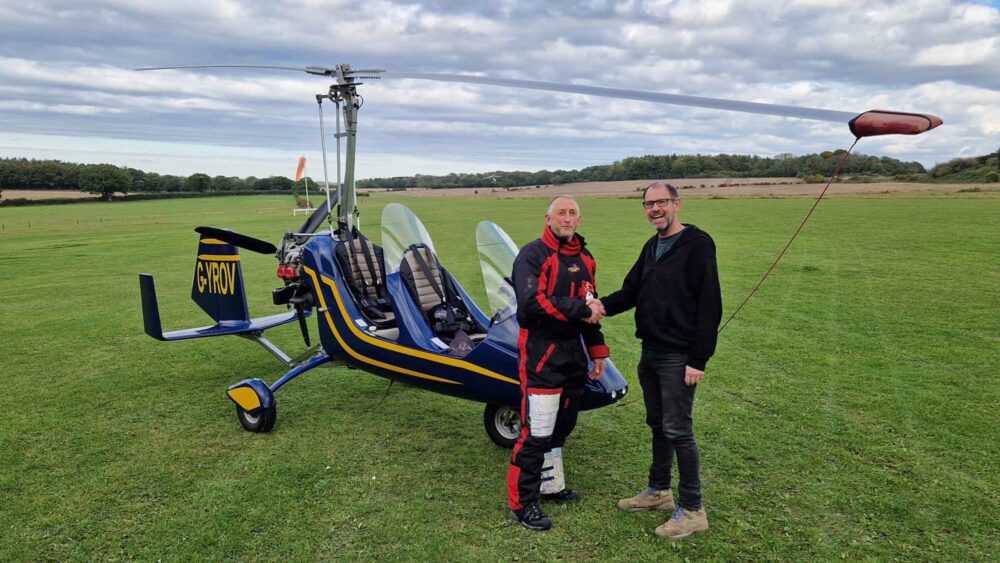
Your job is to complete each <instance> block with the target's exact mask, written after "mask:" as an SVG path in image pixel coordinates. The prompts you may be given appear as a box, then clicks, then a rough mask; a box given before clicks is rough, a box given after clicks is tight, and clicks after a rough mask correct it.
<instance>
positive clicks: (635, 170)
mask: <svg viewBox="0 0 1000 563" xmlns="http://www.w3.org/2000/svg"><path fill="white" fill-rule="evenodd" d="M843 154H844V151H843V150H837V151H832V152H823V153H819V154H809V155H805V156H794V155H791V154H781V155H778V156H775V157H773V158H771V157H760V156H751V155H740V154H717V155H711V156H710V155H700V154H699V155H677V154H671V155H646V156H636V157H630V158H625V159H622V160H618V161H615V162H613V163H611V164H605V165H600V166H588V167H587V168H582V169H580V170H554V171H553V170H539V171H538V172H521V171H518V172H504V171H501V170H497V171H494V172H484V173H480V174H455V173H452V174H448V175H445V176H430V175H424V174H417V175H416V176H397V177H394V178H372V179H369V180H361V181H359V182H358V187H359V188H383V189H389V190H400V189H406V188H481V187H485V188H489V187H499V188H511V187H514V186H529V185H542V184H568V183H573V182H607V181H615V180H645V179H653V178H656V179H671V178H767V177H798V178H806V177H809V176H815V175H817V174H818V175H822V176H830V175H831V174H833V171H834V169H835V168H836V167H837V164H838V163H839V162H840V159H841V157H842V156H843ZM925 172H926V170H925V169H924V167H923V165H922V164H920V163H919V162H902V161H900V160H897V159H894V158H889V157H884V156H883V157H877V156H866V155H863V154H855V155H852V156H851V157H850V158H849V159H848V161H847V164H846V165H845V166H844V171H843V174H846V175H865V176H879V177H887V176H888V177H900V176H911V175H914V174H924V173H925Z"/></svg>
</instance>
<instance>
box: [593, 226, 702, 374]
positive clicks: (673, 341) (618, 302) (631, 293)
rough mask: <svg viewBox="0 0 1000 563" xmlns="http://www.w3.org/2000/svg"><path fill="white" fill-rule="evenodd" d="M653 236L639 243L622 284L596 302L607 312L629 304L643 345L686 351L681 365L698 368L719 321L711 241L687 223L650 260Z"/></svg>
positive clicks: (654, 237)
mask: <svg viewBox="0 0 1000 563" xmlns="http://www.w3.org/2000/svg"><path fill="white" fill-rule="evenodd" d="M658 236H659V235H653V238H651V239H649V241H647V242H646V244H645V245H644V246H643V247H642V252H640V253H639V259H638V260H636V262H635V265H634V266H632V269H631V270H630V271H629V273H628V275H627V276H625V281H624V282H623V283H622V288H621V289H620V290H618V291H616V292H614V293H612V294H611V295H608V296H607V297H603V298H601V302H602V303H604V309H605V311H606V312H607V314H608V315H609V316H610V315H617V314H618V313H622V312H625V311H628V310H629V309H631V308H633V307H635V335H636V337H637V338H639V339H641V340H642V345H643V346H645V347H648V348H651V349H654V350H659V351H662V352H674V353H680V354H687V355H688V359H687V365H689V366H691V367H693V368H696V369H702V370H703V369H705V364H706V363H708V359H709V358H710V357H711V356H712V354H714V353H715V342H716V335H717V331H718V328H719V321H720V320H721V319H722V294H721V290H720V288H719V270H718V267H717V265H716V262H715V242H713V241H712V237H710V236H708V233H706V232H704V231H702V230H700V229H698V227H696V226H694V225H687V226H686V227H685V228H684V230H683V231H681V233H680V235H679V236H678V238H677V240H676V241H675V242H674V245H673V246H672V247H671V248H670V250H668V251H667V252H666V254H664V255H663V256H661V257H660V259H659V260H656V240H657V238H658Z"/></svg>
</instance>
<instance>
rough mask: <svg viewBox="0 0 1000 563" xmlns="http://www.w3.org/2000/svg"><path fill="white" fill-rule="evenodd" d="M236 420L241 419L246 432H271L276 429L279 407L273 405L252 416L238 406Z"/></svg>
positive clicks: (259, 410)
mask: <svg viewBox="0 0 1000 563" xmlns="http://www.w3.org/2000/svg"><path fill="white" fill-rule="evenodd" d="M236 418H238V419H239V421H240V424H241V425H242V426H243V429H244V430H247V431H249V432H259V433H264V432H270V431H271V429H272V428H274V421H275V420H277V419H278V407H277V405H273V406H270V407H267V408H262V409H258V410H257V412H255V413H253V414H250V413H249V412H247V411H245V410H243V409H242V408H240V406H239V405H237V406H236Z"/></svg>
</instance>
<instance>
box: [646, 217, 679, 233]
mask: <svg viewBox="0 0 1000 563" xmlns="http://www.w3.org/2000/svg"><path fill="white" fill-rule="evenodd" d="M650 224H651V225H652V221H650ZM673 226H674V222H673V221H670V220H667V224H666V225H664V226H663V228H662V229H658V228H656V227H655V226H654V227H653V228H654V229H656V234H663V233H665V232H667V231H669V230H670V227H673Z"/></svg>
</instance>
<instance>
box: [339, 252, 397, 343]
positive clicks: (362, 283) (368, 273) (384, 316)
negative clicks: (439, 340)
mask: <svg viewBox="0 0 1000 563" xmlns="http://www.w3.org/2000/svg"><path fill="white" fill-rule="evenodd" d="M336 255H337V262H338V264H339V266H340V271H341V272H342V273H343V275H344V280H345V281H346V282H347V285H348V287H349V288H350V289H351V294H352V295H353V296H354V300H355V302H356V303H357V304H358V306H359V308H360V309H361V311H362V313H364V315H365V317H367V318H368V320H369V321H371V323H372V324H374V325H375V326H377V327H378V328H388V327H392V326H395V325H396V319H395V317H394V315H393V312H392V305H391V304H390V303H389V298H388V292H387V291H386V288H385V259H384V258H383V254H382V249H381V248H380V247H378V246H375V245H374V244H372V241H370V240H368V238H367V237H365V236H364V235H362V234H361V233H358V232H355V233H354V234H353V236H345V237H344V243H343V244H341V245H338V246H337V251H336Z"/></svg>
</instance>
